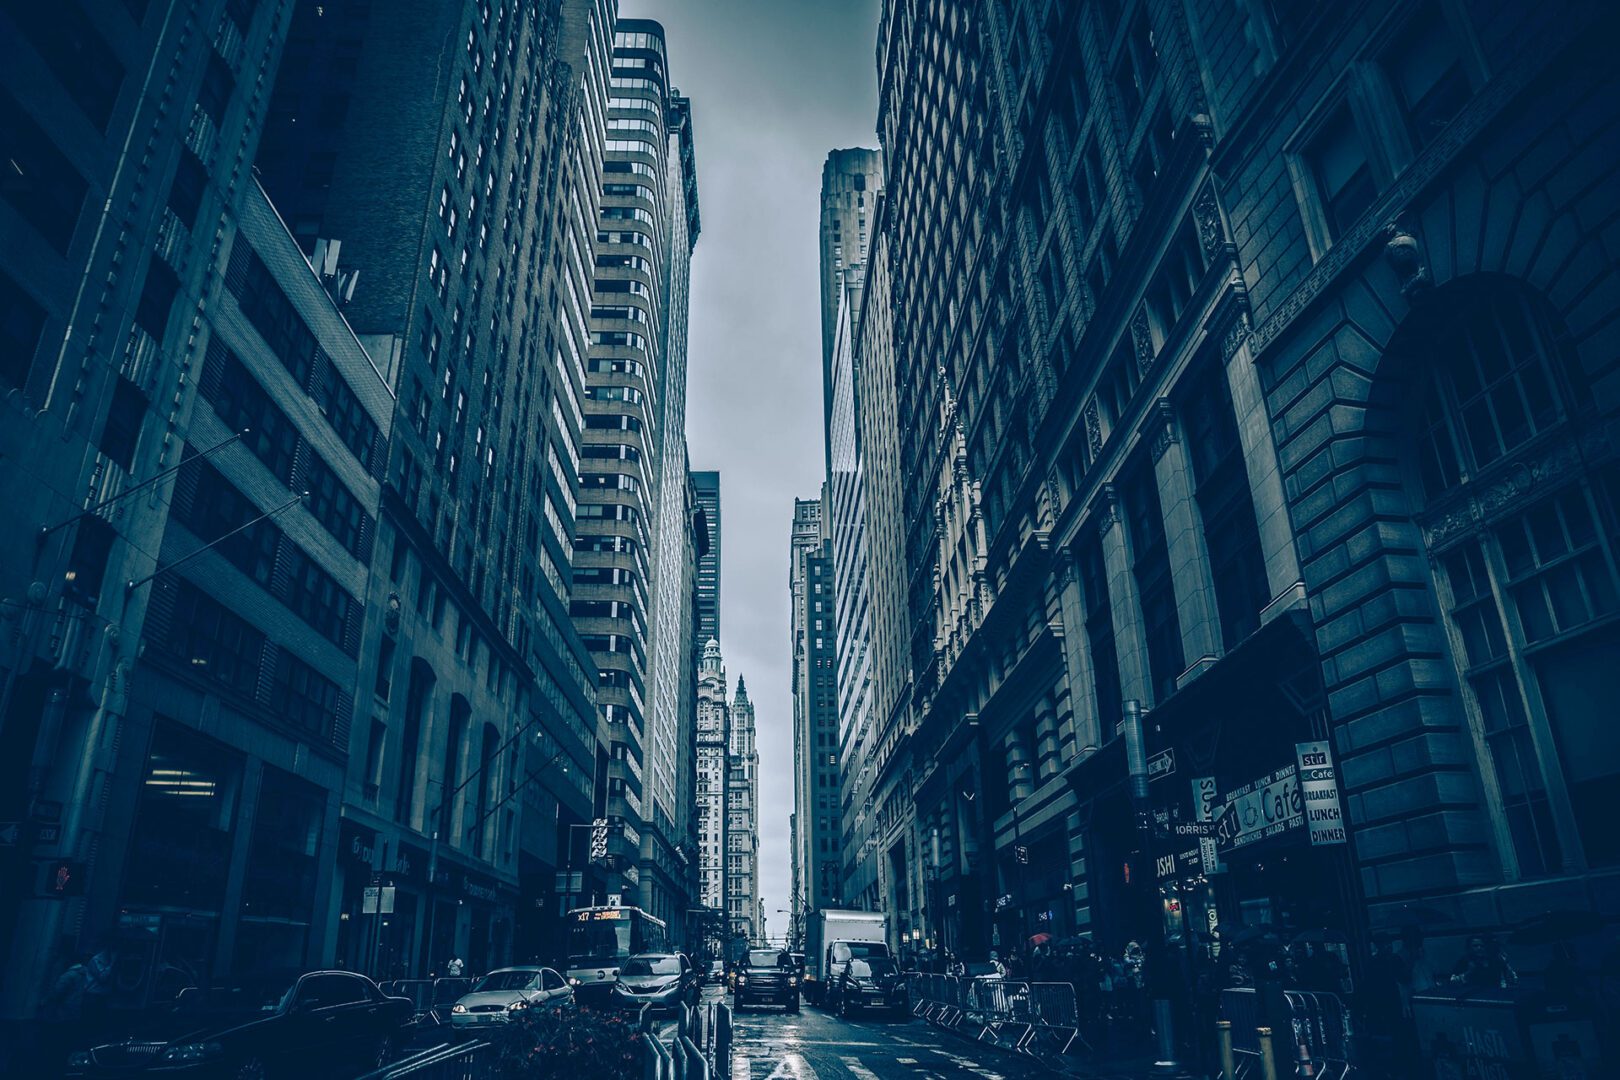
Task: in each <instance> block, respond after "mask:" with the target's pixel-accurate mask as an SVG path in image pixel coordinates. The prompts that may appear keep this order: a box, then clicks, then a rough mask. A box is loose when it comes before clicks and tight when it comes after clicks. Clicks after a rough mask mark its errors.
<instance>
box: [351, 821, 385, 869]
mask: <svg viewBox="0 0 1620 1080" xmlns="http://www.w3.org/2000/svg"><path fill="white" fill-rule="evenodd" d="M343 831H344V833H345V834H346V837H347V840H346V842H345V843H344V845H343V851H344V853H345V854H346V855H348V857H349V859H350V861H352V862H357V863H364V864H365V865H367V866H372V865H375V863H376V858H377V834H376V833H374V832H372V831H370V830H369V829H351V828H349V827H348V826H345V827H344V829H343Z"/></svg>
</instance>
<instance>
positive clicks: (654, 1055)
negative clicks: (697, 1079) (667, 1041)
mask: <svg viewBox="0 0 1620 1080" xmlns="http://www.w3.org/2000/svg"><path fill="white" fill-rule="evenodd" d="M639 1038H640V1039H641V1061H642V1074H641V1075H642V1076H643V1077H644V1078H645V1080H674V1077H675V1059H674V1058H672V1057H671V1056H670V1053H669V1050H668V1049H667V1048H666V1047H665V1046H664V1044H663V1043H662V1042H660V1041H659V1040H658V1039H656V1038H654V1037H653V1036H652V1035H650V1034H648V1033H647V1032H645V1031H643V1032H642V1033H641V1035H640V1036H639Z"/></svg>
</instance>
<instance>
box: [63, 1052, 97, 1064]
mask: <svg viewBox="0 0 1620 1080" xmlns="http://www.w3.org/2000/svg"><path fill="white" fill-rule="evenodd" d="M68 1064H69V1065H71V1066H73V1067H74V1068H78V1067H79V1066H80V1065H94V1064H95V1059H94V1058H92V1057H91V1056H90V1051H88V1050H75V1051H74V1052H73V1054H72V1055H71V1056H70V1057H69V1058H68Z"/></svg>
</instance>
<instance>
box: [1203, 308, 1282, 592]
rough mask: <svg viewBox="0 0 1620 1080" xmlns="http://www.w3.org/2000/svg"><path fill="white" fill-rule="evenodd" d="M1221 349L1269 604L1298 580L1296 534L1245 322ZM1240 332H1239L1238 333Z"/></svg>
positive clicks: (1242, 319)
mask: <svg viewBox="0 0 1620 1080" xmlns="http://www.w3.org/2000/svg"><path fill="white" fill-rule="evenodd" d="M1234 321H1235V323H1236V326H1235V327H1234V329H1233V330H1232V331H1229V332H1228V333H1227V335H1226V337H1225V340H1224V343H1223V344H1222V347H1221V355H1222V357H1224V358H1225V360H1226V383H1227V386H1228V387H1230V388H1231V391H1232V411H1233V412H1234V413H1235V414H1236V416H1237V429H1238V441H1239V442H1240V443H1241V444H1242V446H1243V464H1244V468H1245V469H1246V470H1247V471H1248V474H1249V497H1250V498H1251V499H1253V500H1254V518H1255V521H1256V522H1257V523H1258V524H1259V527H1260V551H1261V554H1262V555H1263V556H1264V558H1265V561H1266V587H1267V588H1268V589H1269V590H1270V592H1271V596H1272V598H1273V599H1275V598H1276V597H1278V596H1280V595H1281V594H1282V592H1283V591H1284V590H1285V589H1287V588H1288V587H1289V586H1291V585H1293V584H1294V583H1295V582H1296V581H1299V580H1301V576H1302V575H1301V574H1300V570H1299V552H1298V550H1297V549H1296V548H1295V547H1294V529H1293V525H1292V524H1291V523H1290V522H1289V520H1288V502H1287V498H1286V496H1285V494H1284V491H1283V481H1282V472H1281V470H1280V469H1279V467H1278V465H1277V444H1276V442H1275V441H1274V440H1273V438H1272V432H1271V419H1270V417H1269V416H1268V415H1267V414H1266V400H1265V393H1264V391H1263V390H1262V389H1261V386H1260V373H1259V372H1258V371H1256V370H1255V366H1254V357H1253V356H1252V355H1251V354H1250V353H1249V344H1248V333H1247V331H1248V320H1247V318H1246V317H1244V316H1241V315H1240V316H1238V317H1237V318H1236V319H1235V320H1234ZM1238 330H1241V331H1242V332H1241V333H1238V332H1236V331H1238Z"/></svg>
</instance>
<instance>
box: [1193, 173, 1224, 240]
mask: <svg viewBox="0 0 1620 1080" xmlns="http://www.w3.org/2000/svg"><path fill="white" fill-rule="evenodd" d="M1193 220H1195V221H1197V222H1198V242H1199V243H1200V244H1202V245H1203V247H1204V254H1206V255H1208V256H1210V257H1211V258H1214V256H1215V254H1216V253H1217V252H1218V251H1220V249H1221V247H1222V246H1223V245H1224V244H1225V243H1226V230H1225V229H1224V228H1223V227H1222V226H1221V206H1220V203H1218V202H1216V201H1215V185H1214V184H1212V183H1210V182H1209V181H1207V180H1206V181H1204V186H1203V187H1202V188H1200V189H1199V190H1198V198H1196V199H1194V200H1193Z"/></svg>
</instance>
